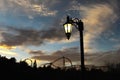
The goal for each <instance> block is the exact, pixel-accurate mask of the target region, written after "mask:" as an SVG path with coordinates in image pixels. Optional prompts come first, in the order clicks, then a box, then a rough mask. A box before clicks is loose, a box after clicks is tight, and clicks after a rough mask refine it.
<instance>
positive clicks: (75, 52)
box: [32, 47, 80, 62]
mask: <svg viewBox="0 0 120 80" xmlns="http://www.w3.org/2000/svg"><path fill="white" fill-rule="evenodd" d="M36 53H37V52H36ZM32 54H34V53H32ZM37 54H39V51H38V53H37ZM45 54H46V53H44V55H39V56H33V58H36V59H40V60H45V61H50V62H51V61H54V60H55V59H58V58H60V57H63V56H64V57H67V58H69V59H70V60H72V61H79V59H80V57H79V49H78V48H77V47H73V48H66V49H63V50H59V51H56V52H53V53H51V54H50V55H45Z"/></svg>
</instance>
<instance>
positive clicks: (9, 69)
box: [0, 56, 120, 80]
mask: <svg viewBox="0 0 120 80" xmlns="http://www.w3.org/2000/svg"><path fill="white" fill-rule="evenodd" d="M0 78H1V80H120V65H117V67H113V66H112V65H111V66H109V69H108V70H107V71H103V70H101V69H94V68H93V69H91V70H86V71H85V72H84V75H83V73H82V72H81V71H80V70H77V69H75V68H69V69H61V68H56V69H54V68H52V67H51V66H48V67H36V65H35V64H34V66H33V67H31V66H29V65H28V64H27V63H26V62H25V61H20V62H19V63H18V62H16V59H15V58H14V57H13V58H10V59H8V58H6V57H1V56H0ZM81 78H82V79H81Z"/></svg>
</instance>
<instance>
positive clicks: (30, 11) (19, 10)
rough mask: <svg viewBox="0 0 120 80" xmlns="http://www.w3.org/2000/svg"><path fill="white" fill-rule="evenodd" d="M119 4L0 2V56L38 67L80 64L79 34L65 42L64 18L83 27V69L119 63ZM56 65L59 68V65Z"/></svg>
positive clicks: (103, 0) (109, 0) (98, 0)
mask: <svg viewBox="0 0 120 80" xmlns="http://www.w3.org/2000/svg"><path fill="white" fill-rule="evenodd" d="M119 3H120V0H0V55H1V56H6V57H8V58H11V57H15V58H16V60H17V61H18V62H19V61H20V60H24V59H26V58H28V59H32V60H34V59H36V60H37V61H38V64H39V65H41V64H44V63H49V62H52V61H54V60H56V59H58V58H60V57H63V56H65V57H67V58H69V59H70V60H71V61H72V62H73V63H74V64H75V65H79V64H80V46H79V44H80V40H79V32H78V30H77V29H76V28H75V27H73V32H72V35H71V38H70V39H69V40H67V38H66V35H65V32H64V28H63V24H64V23H65V21H66V16H67V15H69V16H70V17H71V18H79V19H81V20H82V21H83V23H84V31H83V37H84V53H85V56H84V57H85V65H99V66H102V65H106V64H107V63H120V5H119ZM56 65H62V64H61V62H60V61H58V62H56Z"/></svg>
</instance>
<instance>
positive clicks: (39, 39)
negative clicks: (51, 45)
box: [0, 27, 65, 46]
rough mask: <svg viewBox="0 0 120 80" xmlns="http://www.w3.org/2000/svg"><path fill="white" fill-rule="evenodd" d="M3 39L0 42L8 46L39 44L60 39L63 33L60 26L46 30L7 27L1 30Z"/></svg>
mask: <svg viewBox="0 0 120 80" xmlns="http://www.w3.org/2000/svg"><path fill="white" fill-rule="evenodd" d="M1 37H2V38H3V40H2V41H1V42H0V43H1V44H5V45H8V46H20V45H41V44H44V43H46V42H51V41H52V42H55V41H60V40H62V39H63V38H64V37H65V35H64V32H62V31H61V30H60V28H50V29H48V30H35V29H18V28H12V27H11V28H9V29H8V30H7V31H4V32H1Z"/></svg>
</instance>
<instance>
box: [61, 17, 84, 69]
mask: <svg viewBox="0 0 120 80" xmlns="http://www.w3.org/2000/svg"><path fill="white" fill-rule="evenodd" d="M63 26H64V29H65V34H66V36H67V39H68V40H69V39H70V36H71V32H72V27H73V26H75V27H76V29H78V31H79V34H80V46H81V47H80V52H81V71H84V70H85V64H84V45H83V30H84V28H83V22H82V21H81V20H80V19H78V18H73V19H72V18H70V17H69V16H67V21H66V23H65V24H63Z"/></svg>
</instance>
